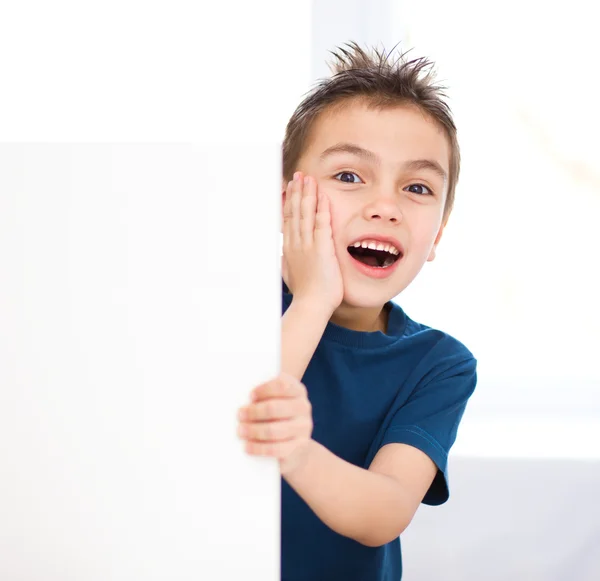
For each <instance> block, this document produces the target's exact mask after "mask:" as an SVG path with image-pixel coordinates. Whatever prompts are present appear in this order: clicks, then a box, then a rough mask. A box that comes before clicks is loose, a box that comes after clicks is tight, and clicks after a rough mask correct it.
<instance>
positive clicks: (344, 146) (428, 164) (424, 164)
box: [319, 143, 448, 181]
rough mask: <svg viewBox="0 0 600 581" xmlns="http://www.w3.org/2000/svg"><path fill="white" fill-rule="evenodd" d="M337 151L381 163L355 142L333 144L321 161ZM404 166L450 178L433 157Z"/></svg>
mask: <svg viewBox="0 0 600 581" xmlns="http://www.w3.org/2000/svg"><path fill="white" fill-rule="evenodd" d="M336 153H349V154H351V155H355V156H357V157H360V158H362V159H364V160H365V161H369V162H371V163H374V164H375V165H381V160H380V159H379V156H378V155H377V154H375V153H373V152H372V151H369V150H368V149H364V148H362V147H360V146H358V145H354V144H353V143H338V144H336V145H332V146H331V147H328V148H327V149H326V150H325V151H323V153H321V155H320V156H319V158H320V159H321V161H323V160H325V159H326V158H327V157H329V156H330V155H334V154H336ZM402 167H403V169H404V170H407V171H419V170H429V171H432V172H434V173H435V174H437V175H438V176H439V177H440V178H442V180H444V181H446V180H447V179H448V174H447V173H446V171H445V170H444V168H443V167H442V166H441V165H440V164H439V163H438V162H437V161H434V160H432V159H412V160H410V161H407V162H405V163H403V164H402Z"/></svg>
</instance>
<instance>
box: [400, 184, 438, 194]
mask: <svg viewBox="0 0 600 581" xmlns="http://www.w3.org/2000/svg"><path fill="white" fill-rule="evenodd" d="M406 189H407V190H408V191H409V192H411V193H412V194H418V195H419V196H431V195H433V192H432V191H431V190H430V189H429V188H428V187H427V186H424V185H423V184H411V185H410V186H408V187H407V188H406Z"/></svg>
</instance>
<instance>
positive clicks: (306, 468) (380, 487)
mask: <svg viewBox="0 0 600 581" xmlns="http://www.w3.org/2000/svg"><path fill="white" fill-rule="evenodd" d="M283 477H284V478H285V480H286V481H287V483H288V484H289V485H290V486H291V487H292V488H293V489H294V490H295V491H296V492H297V493H298V495H299V496H300V497H301V498H303V499H304V501H305V502H306V503H307V504H308V505H309V506H310V508H311V509H312V510H313V511H314V512H315V514H316V515H317V516H318V517H319V518H320V519H321V520H322V521H323V522H324V523H325V524H326V525H327V526H329V527H330V528H331V529H333V530H334V531H335V532H337V533H339V534H340V535H343V536H345V537H349V538H352V539H354V540H355V541H358V542H359V543H362V544H363V545H367V546H372V547H376V546H380V545H383V544H385V543H388V542H390V541H392V540H394V539H395V538H396V537H397V536H399V535H400V533H401V532H402V531H403V530H404V529H405V528H406V527H407V526H408V524H409V522H410V520H411V518H412V514H413V513H414V511H413V510H412V508H413V507H411V506H410V505H411V500H410V498H409V496H408V495H407V494H406V493H405V491H404V490H403V488H402V486H401V485H400V483H399V482H397V481H396V480H394V479H393V478H392V477H389V476H385V475H383V474H378V473H376V472H370V471H368V470H365V469H363V468H359V467H358V466H355V465H353V464H350V463H349V462H346V461H345V460H342V459H341V458H339V457H338V456H336V455H335V454H333V453H332V452H330V451H329V450H327V448H325V447H324V446H322V445H321V444H319V443H317V442H315V441H314V440H311V442H310V444H309V445H308V448H307V450H306V456H305V458H304V460H303V462H302V463H301V464H300V465H298V467H297V468H295V469H294V470H293V471H292V472H290V473H288V474H283Z"/></svg>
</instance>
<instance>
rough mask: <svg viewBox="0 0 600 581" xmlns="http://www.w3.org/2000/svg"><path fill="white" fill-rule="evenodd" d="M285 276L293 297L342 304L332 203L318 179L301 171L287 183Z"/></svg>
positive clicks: (331, 307) (332, 305) (328, 305)
mask: <svg viewBox="0 0 600 581" xmlns="http://www.w3.org/2000/svg"><path fill="white" fill-rule="evenodd" d="M282 270H283V279H284V281H285V283H286V285H287V286H288V288H289V289H290V291H291V292H292V294H293V295H294V299H299V300H302V301H306V302H310V303H311V304H316V305H318V306H319V307H321V306H323V307H324V308H326V309H329V311H330V312H333V311H335V309H336V308H337V307H338V306H339V305H340V304H341V302H342V299H343V297H344V284H343V281H342V274H341V270H340V265H339V261H338V259H337V255H336V252H335V245H334V242H333V232H332V227H331V205H330V203H329V198H328V197H327V196H326V195H325V194H324V193H319V192H318V187H317V181H316V180H315V179H314V178H313V177H311V176H303V174H302V173H301V172H296V173H295V174H294V179H293V180H292V181H291V182H289V183H288V186H287V189H286V197H285V205H284V208H283V261H282Z"/></svg>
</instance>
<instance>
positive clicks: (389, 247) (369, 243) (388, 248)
mask: <svg viewBox="0 0 600 581" xmlns="http://www.w3.org/2000/svg"><path fill="white" fill-rule="evenodd" d="M352 246H354V248H360V247H361V246H362V247H363V248H370V249H371V250H385V252H389V253H390V254H400V251H399V250H398V249H397V248H396V247H395V246H394V245H393V244H387V243H385V244H384V243H382V242H377V241H376V240H361V241H360V242H355V243H354V244H353V245H352Z"/></svg>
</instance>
